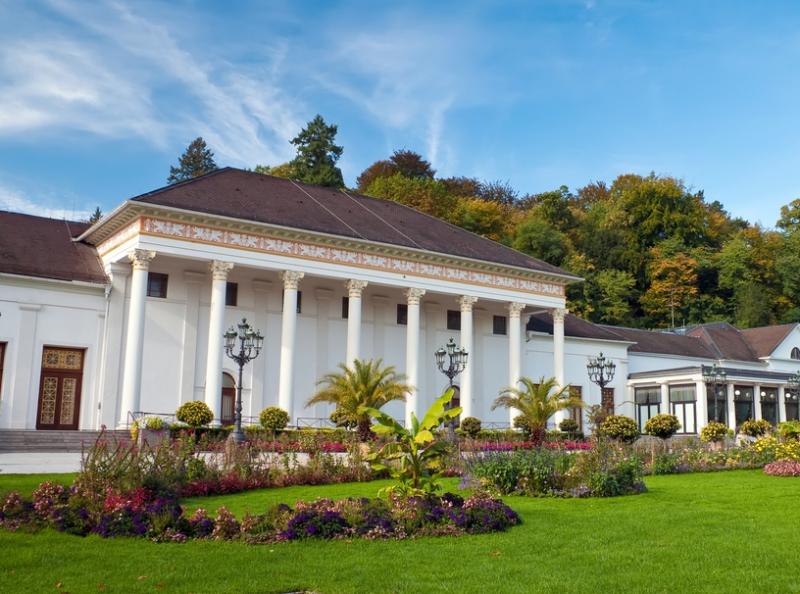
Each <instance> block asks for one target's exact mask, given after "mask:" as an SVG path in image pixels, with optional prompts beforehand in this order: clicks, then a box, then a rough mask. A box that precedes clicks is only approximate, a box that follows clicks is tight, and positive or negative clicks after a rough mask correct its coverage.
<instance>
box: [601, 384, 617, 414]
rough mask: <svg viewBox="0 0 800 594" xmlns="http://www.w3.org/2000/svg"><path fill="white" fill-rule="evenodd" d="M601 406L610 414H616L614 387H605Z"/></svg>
mask: <svg viewBox="0 0 800 594" xmlns="http://www.w3.org/2000/svg"><path fill="white" fill-rule="evenodd" d="M600 406H602V407H603V409H605V411H606V412H607V413H608V414H610V415H613V414H614V388H603V391H602V392H601V393H600Z"/></svg>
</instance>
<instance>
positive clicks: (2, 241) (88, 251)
mask: <svg viewBox="0 0 800 594" xmlns="http://www.w3.org/2000/svg"><path fill="white" fill-rule="evenodd" d="M88 227H89V225H88V224H87V223H76V222H72V221H60V220H56V219H47V218H44V217H37V216H33V215H26V214H20V213H15V212H6V211H0V272H5V273H8V274H20V275H24V276H37V277H42V278H53V279H58V280H67V281H84V282H89V283H105V282H106V275H105V273H104V272H103V266H102V264H101V263H100V259H99V258H98V257H97V252H96V251H95V249H94V247H93V246H90V245H87V244H85V243H78V242H74V241H72V238H73V237H77V236H78V235H80V234H81V233H83V232H84V231H85V230H86V229H87V228H88Z"/></svg>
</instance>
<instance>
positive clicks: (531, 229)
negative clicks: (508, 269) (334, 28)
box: [511, 213, 570, 266]
mask: <svg viewBox="0 0 800 594" xmlns="http://www.w3.org/2000/svg"><path fill="white" fill-rule="evenodd" d="M511 245H512V247H513V248H514V249H515V250H519V251H520V252H523V253H525V254H528V255H529V256H533V257H534V258H539V259H540V260H544V261H545V262H549V263H550V264H554V265H555V266H560V265H562V264H563V263H564V261H565V260H566V258H567V256H568V255H569V252H570V243H569V239H567V237H566V235H564V234H563V233H562V232H561V231H559V230H558V229H556V228H555V227H553V225H552V224H551V223H548V222H547V221H545V220H543V219H541V218H540V217H539V216H538V215H537V214H536V213H534V214H532V215H530V216H528V218H526V219H525V220H524V221H522V223H520V224H519V225H518V226H517V229H516V232H515V233H514V239H513V241H512V242H511Z"/></svg>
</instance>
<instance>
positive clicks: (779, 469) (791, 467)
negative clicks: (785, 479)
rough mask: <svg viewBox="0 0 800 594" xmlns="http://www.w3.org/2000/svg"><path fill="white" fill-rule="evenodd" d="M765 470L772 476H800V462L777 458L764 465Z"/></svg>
mask: <svg viewBox="0 0 800 594" xmlns="http://www.w3.org/2000/svg"><path fill="white" fill-rule="evenodd" d="M764 472H765V473H766V474H769V475H771V476H800V462H797V461H795V460H786V459H784V460H776V461H775V462H770V463H769V464H767V465H766V466H764Z"/></svg>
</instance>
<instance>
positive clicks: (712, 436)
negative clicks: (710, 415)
mask: <svg viewBox="0 0 800 594" xmlns="http://www.w3.org/2000/svg"><path fill="white" fill-rule="evenodd" d="M730 433H731V431H730V429H728V427H727V426H726V425H725V423H720V422H719V421H711V422H710V423H709V424H708V425H706V426H705V427H703V428H702V429H701V430H700V441H702V442H703V443H717V442H720V441H722V440H724V439H725V437H727V436H729V435H730Z"/></svg>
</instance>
